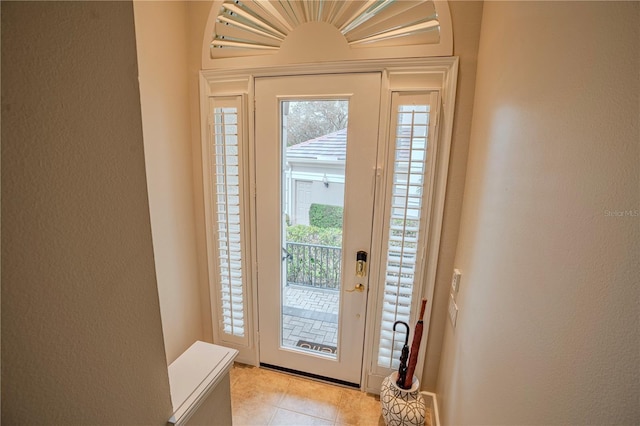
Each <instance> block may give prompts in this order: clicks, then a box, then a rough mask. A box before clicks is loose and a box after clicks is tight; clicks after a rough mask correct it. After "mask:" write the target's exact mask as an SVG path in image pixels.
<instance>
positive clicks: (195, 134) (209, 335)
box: [187, 0, 213, 343]
mask: <svg viewBox="0 0 640 426" xmlns="http://www.w3.org/2000/svg"><path fill="white" fill-rule="evenodd" d="M212 4H213V1H212V0H206V1H188V2H187V19H188V22H189V24H188V42H187V45H188V48H187V63H188V84H189V106H190V107H189V109H190V111H191V146H192V152H191V161H192V167H193V193H194V209H195V226H196V243H197V247H198V249H197V251H198V271H199V273H198V276H199V279H200V312H201V316H202V331H203V340H205V341H207V342H211V343H212V342H213V328H212V319H211V299H210V292H209V271H208V266H207V240H206V229H205V217H204V189H203V187H202V142H201V134H200V91H199V83H200V80H199V78H200V74H199V73H200V70H201V69H202V41H203V39H204V36H205V34H204V32H205V27H206V25H207V18H208V17H209V11H210V10H211V5H212Z"/></svg>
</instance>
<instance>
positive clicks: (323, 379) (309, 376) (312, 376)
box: [260, 362, 360, 390]
mask: <svg viewBox="0 0 640 426" xmlns="http://www.w3.org/2000/svg"><path fill="white" fill-rule="evenodd" d="M260 367H262V368H266V369H268V370H275V371H281V372H283V373H287V374H291V375H294V376H299V377H304V378H307V379H312V380H316V381H318V382H324V383H329V384H332V385H339V386H343V387H346V388H351V389H358V390H360V384H359V383H351V382H347V381H345V380H340V379H333V378H331V377H325V376H320V375H319V374H313V373H306V372H304V371H298V370H293V369H291V368H285V367H279V366H277V365H272V364H265V363H263V362H261V363H260Z"/></svg>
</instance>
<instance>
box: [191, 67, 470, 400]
mask: <svg viewBox="0 0 640 426" xmlns="http://www.w3.org/2000/svg"><path fill="white" fill-rule="evenodd" d="M458 66H459V58H458V57H456V56H451V57H439V58H416V59H391V60H389V59H374V60H362V61H349V62H328V63H321V64H301V65H286V66H273V67H254V68H238V69H222V70H202V71H200V76H199V77H200V78H199V80H200V131H201V135H200V140H201V150H202V151H201V155H202V166H203V169H202V174H203V175H202V179H203V184H204V188H205V193H204V194H203V196H204V204H205V210H208V211H212V210H211V207H212V206H211V203H212V200H211V199H210V197H209V196H208V193H207V188H208V184H207V179H208V178H209V168H208V167H209V163H208V150H209V147H208V141H209V137H208V113H209V107H208V103H209V98H210V97H218V96H230V95H235V96H238V95H242V96H245V97H246V99H247V102H246V104H247V107H246V108H245V111H244V112H245V114H246V117H245V123H246V128H247V129H248V132H247V136H248V140H247V141H246V143H247V147H248V158H245V159H243V160H242V161H244V162H245V167H247V169H248V174H249V188H248V189H249V194H248V196H249V200H250V202H249V212H248V213H249V217H248V218H247V219H248V221H249V223H250V226H249V232H248V235H247V236H246V237H245V239H246V242H245V243H246V244H247V245H248V247H249V250H248V253H244V256H246V264H247V265H250V266H249V268H250V274H248V276H249V277H250V281H249V282H248V283H247V284H248V285H247V289H248V294H247V295H246V296H247V310H248V312H247V313H246V314H247V324H246V330H247V332H248V337H249V338H248V346H247V347H242V348H237V349H240V355H239V356H238V361H240V362H243V363H247V364H251V365H258V364H259V353H258V348H259V333H258V330H259V328H258V315H257V309H258V307H257V300H258V288H257V279H258V277H257V275H258V270H257V263H256V247H257V240H256V209H255V207H256V206H255V194H256V179H255V164H256V163H255V161H256V158H255V128H254V124H255V123H254V105H255V98H254V79H255V78H258V77H272V76H295V75H311V74H335V73H339V74H350V73H359V72H381V73H382V76H383V79H382V88H381V101H380V126H379V129H380V130H379V135H378V137H379V141H380V142H379V146H378V153H379V155H378V167H379V170H382V174H381V176H379V177H378V179H379V180H378V185H376V201H375V206H374V209H376V211H378V212H380V211H384V204H383V203H384V200H385V196H384V193H383V192H381V191H384V185H381V184H380V183H381V182H384V181H385V180H384V179H385V173H386V170H385V169H384V166H385V164H384V162H385V158H384V155H380V153H386V152H387V147H388V144H389V122H390V107H391V95H392V93H393V92H398V91H428V90H432V91H433V90H437V91H439V92H440V95H441V100H442V106H441V109H440V112H439V117H438V129H437V140H436V143H437V144H438V148H437V154H436V155H437V158H436V159H435V164H436V171H435V175H434V177H435V182H434V194H433V198H432V205H431V223H430V224H429V229H428V230H427V231H428V240H427V241H426V250H427V252H426V254H425V256H426V268H425V271H424V280H423V283H422V286H421V287H420V291H419V293H420V294H419V295H418V296H419V297H426V298H427V299H428V300H429V302H428V304H427V310H426V313H425V319H424V323H425V330H427V333H428V330H429V326H430V322H431V312H432V306H433V293H434V289H435V281H436V272H437V271H436V269H437V264H438V254H439V248H440V237H441V231H442V222H443V215H444V204H445V195H446V186H447V177H448V170H449V156H450V151H451V140H452V133H453V120H454V107H455V97H456V89H457V77H458ZM245 214H246V213H245ZM204 217H205V218H207V216H206V215H204ZM382 219H383V218H382V215H381V214H376V215H375V218H374V234H373V241H376V238H380V237H381V235H379V234H377V233H376V230H379V229H380V228H381V221H382ZM205 229H206V230H207V231H206V232H207V252H208V253H207V256H206V258H207V275H208V277H207V282H208V283H209V295H210V303H211V319H212V321H213V341H214V342H216V341H219V333H218V332H217V330H218V326H217V320H216V319H217V318H218V307H217V300H215V294H216V292H215V291H214V289H215V288H216V285H217V282H216V277H217V276H216V274H215V265H214V264H213V261H212V256H210V255H209V253H210V252H211V249H210V244H211V243H212V242H211V241H210V240H211V237H210V235H209V234H210V232H209V225H208V224H205ZM373 260H374V259H372V261H373ZM370 289H371V290H372V291H375V293H374V297H369V301H368V305H367V317H366V318H367V321H366V326H365V350H364V359H363V368H362V378H361V388H362V390H365V391H367V392H373V393H378V392H379V391H380V385H381V383H382V379H383V378H384V377H383V376H380V375H375V374H373V372H372V363H373V361H374V360H372V356H373V345H374V344H375V342H376V341H377V339H376V336H375V335H374V328H375V327H374V325H375V322H374V321H371V318H375V317H376V315H378V311H379V307H378V297H377V292H378V286H374V285H370ZM428 340H429V335H428V334H427V336H424V337H423V339H422V345H421V351H420V356H419V358H418V365H417V369H416V375H417V376H418V377H421V375H422V367H423V365H424V357H425V354H426V346H427V344H428Z"/></svg>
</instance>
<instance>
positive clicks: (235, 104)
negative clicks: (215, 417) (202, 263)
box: [209, 96, 248, 343]
mask: <svg viewBox="0 0 640 426" xmlns="http://www.w3.org/2000/svg"><path fill="white" fill-rule="evenodd" d="M211 102H212V105H211V106H212V108H211V109H210V112H211V114H212V116H211V121H210V123H211V126H210V129H211V138H210V140H211V146H210V151H209V155H210V156H211V160H212V161H211V162H210V164H211V167H212V170H211V178H212V182H211V188H212V191H211V196H212V199H213V203H211V204H212V208H213V210H214V211H213V214H212V215H210V217H211V220H212V221H213V223H212V224H210V225H212V226H210V229H212V230H213V233H214V235H213V240H214V241H213V244H212V245H213V246H214V252H215V253H216V256H215V264H216V271H215V275H216V278H217V284H218V285H217V288H216V293H217V295H216V296H217V302H218V312H219V330H218V333H219V334H220V336H221V340H223V341H230V342H236V343H246V342H247V334H248V333H247V330H246V306H247V302H246V295H247V279H246V273H245V271H246V269H245V267H244V257H245V256H244V253H245V250H244V227H243V216H244V211H243V207H244V203H243V198H242V195H241V194H242V193H243V191H242V183H243V180H244V179H243V175H242V174H243V167H242V161H241V158H242V156H241V152H242V120H241V118H242V117H241V112H242V108H241V105H242V98H241V97H240V96H237V97H225V98H214V99H212V101H211Z"/></svg>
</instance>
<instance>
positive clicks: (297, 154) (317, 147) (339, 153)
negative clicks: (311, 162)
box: [287, 129, 347, 161]
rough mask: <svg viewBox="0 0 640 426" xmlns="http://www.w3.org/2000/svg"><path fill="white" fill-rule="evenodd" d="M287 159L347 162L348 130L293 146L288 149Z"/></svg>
mask: <svg viewBox="0 0 640 426" xmlns="http://www.w3.org/2000/svg"><path fill="white" fill-rule="evenodd" d="M287 158H290V159H316V160H321V159H322V160H341V161H345V159H346V158H347V129H341V130H338V131H335V132H333V133H329V134H326V135H322V136H319V137H317V138H315V139H310V140H308V141H304V142H300V143H298V144H295V145H291V146H290V147H288V148H287Z"/></svg>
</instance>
